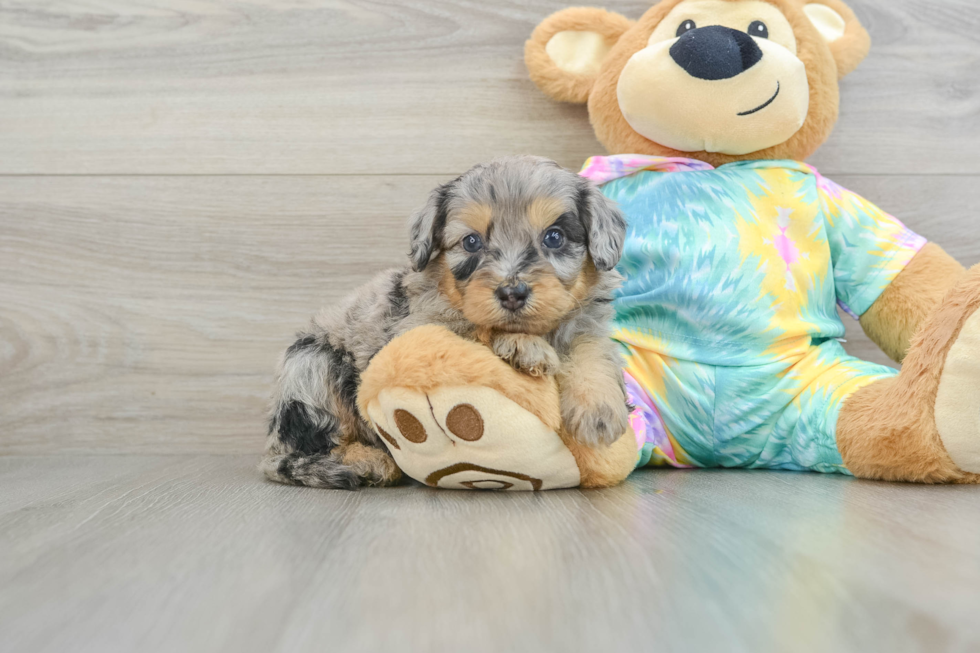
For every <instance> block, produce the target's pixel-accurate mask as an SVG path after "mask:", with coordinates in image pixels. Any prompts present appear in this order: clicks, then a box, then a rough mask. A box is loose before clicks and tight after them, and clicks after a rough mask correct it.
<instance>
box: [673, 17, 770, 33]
mask: <svg viewBox="0 0 980 653" xmlns="http://www.w3.org/2000/svg"><path fill="white" fill-rule="evenodd" d="M753 24H754V23H753ZM697 28H698V26H697V24H695V22H694V21H693V20H690V19H689V20H685V21H684V22H683V23H681V26H680V27H678V28H677V36H683V35H684V34H687V33H688V32H690V31H691V30H692V29H697Z"/></svg>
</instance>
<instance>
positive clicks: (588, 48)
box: [524, 7, 633, 104]
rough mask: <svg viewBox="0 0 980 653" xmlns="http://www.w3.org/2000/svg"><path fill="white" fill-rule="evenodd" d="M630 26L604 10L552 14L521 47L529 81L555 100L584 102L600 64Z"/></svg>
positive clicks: (565, 10) (578, 8)
mask: <svg viewBox="0 0 980 653" xmlns="http://www.w3.org/2000/svg"><path fill="white" fill-rule="evenodd" d="M632 25H633V21H631V20H628V19H627V18H625V17H623V16H620V15H619V14H614V13H612V12H609V11H605V10H604V9H590V8H588V7H572V8H571V9H563V10H561V11H559V12H556V13H554V14H551V15H550V16H548V17H547V18H545V19H544V21H542V22H541V24H540V25H538V26H537V27H536V28H535V29H534V33H533V34H531V38H530V39H529V40H528V42H527V44H525V46H524V63H526V64H527V69H528V72H529V73H530V74H531V79H532V80H533V81H534V83H535V84H537V86H538V88H540V89H541V90H542V91H544V93H545V94H546V95H548V96H550V97H552V98H554V99H556V100H561V101H563V102H576V103H580V104H581V103H583V102H585V101H587V100H588V99H589V93H590V92H591V91H592V85H593V84H595V80H596V77H597V76H598V75H599V68H600V67H601V66H602V60H603V59H605V57H606V55H607V54H609V50H611V49H612V47H613V46H614V45H616V41H618V40H619V37H620V36H622V35H623V33H624V32H625V31H626V30H628V29H629V28H630V27H631V26H632Z"/></svg>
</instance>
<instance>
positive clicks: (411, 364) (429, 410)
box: [358, 326, 637, 490]
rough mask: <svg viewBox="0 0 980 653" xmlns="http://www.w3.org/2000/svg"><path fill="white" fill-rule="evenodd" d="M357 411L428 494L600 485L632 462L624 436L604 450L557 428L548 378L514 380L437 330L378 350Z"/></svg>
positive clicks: (486, 356)
mask: <svg viewBox="0 0 980 653" xmlns="http://www.w3.org/2000/svg"><path fill="white" fill-rule="evenodd" d="M358 406H359V407H360V410H361V414H362V415H364V416H365V418H366V419H367V420H368V421H369V422H370V423H371V424H372V425H373V426H374V427H375V429H376V431H377V432H378V434H379V435H380V436H381V438H382V440H383V441H384V442H385V443H386V445H387V446H388V450H389V451H390V452H391V455H392V457H393V458H394V459H395V462H396V463H397V464H398V466H399V468H400V469H401V470H402V471H403V472H404V473H406V474H408V475H409V476H411V477H412V478H414V479H416V480H418V481H421V482H423V483H426V484H428V485H431V486H433V487H446V488H456V489H496V490H546V489H554V488H562V487H574V486H578V485H581V486H582V487H608V486H611V485H616V484H617V483H620V482H621V481H622V480H623V479H625V478H626V476H627V475H628V474H629V473H630V472H631V471H632V470H633V467H634V466H635V464H636V457H637V448H636V439H635V437H634V435H633V433H632V432H627V433H625V434H624V435H623V437H621V438H620V439H619V440H618V441H617V442H616V443H614V444H613V445H612V446H610V447H603V448H596V449H592V448H589V447H584V446H582V445H579V444H578V443H576V442H575V441H573V440H571V439H570V438H568V437H567V435H566V434H565V433H564V431H563V430H562V429H561V418H560V415H559V403H558V390H557V387H556V385H555V382H554V380H553V379H552V378H550V377H541V378H534V377H530V376H527V375H524V374H521V373H519V372H517V371H515V370H514V369H513V368H511V367H510V366H509V365H507V364H506V363H505V362H504V361H502V360H501V359H499V358H498V357H496V356H495V355H494V354H493V353H492V352H491V351H490V350H489V349H488V348H487V347H485V346H483V345H481V344H478V343H475V342H471V341H468V340H464V339H462V338H460V337H458V336H456V335H455V334H453V333H452V332H450V331H448V330H447V329H445V328H443V327H437V326H424V327H419V328H416V329H413V330H412V331H409V332H408V333H406V334H404V335H402V336H399V337H398V338H396V339H395V340H393V341H392V342H391V343H389V344H388V346H386V347H385V348H384V349H382V350H381V352H379V353H378V354H377V355H376V356H375V357H374V359H373V360H372V361H371V365H370V366H368V369H367V370H366V371H365V373H364V374H363V376H362V379H361V390H360V392H359V394H358Z"/></svg>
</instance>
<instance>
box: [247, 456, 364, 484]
mask: <svg viewBox="0 0 980 653" xmlns="http://www.w3.org/2000/svg"><path fill="white" fill-rule="evenodd" d="M259 469H261V470H262V472H263V473H264V474H265V475H266V478H268V479H269V480H272V481H276V482H277V483H285V484H286V485H307V486H309V487H322V488H329V489H335V490H356V489H357V486H358V485H359V479H358V476H357V473H356V472H355V471H354V470H353V469H351V468H350V467H348V466H347V465H344V464H343V463H341V462H340V461H338V460H337V459H336V458H334V457H333V456H332V455H330V454H319V453H315V454H303V453H297V452H293V453H286V454H270V455H267V456H266V457H265V458H263V459H262V462H261V463H260V464H259Z"/></svg>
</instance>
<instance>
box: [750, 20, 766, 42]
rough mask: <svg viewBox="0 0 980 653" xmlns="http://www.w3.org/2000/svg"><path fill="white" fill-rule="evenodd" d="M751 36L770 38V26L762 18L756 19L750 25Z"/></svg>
mask: <svg viewBox="0 0 980 653" xmlns="http://www.w3.org/2000/svg"><path fill="white" fill-rule="evenodd" d="M749 36H757V37H759V38H760V39H767V38H769V28H768V27H766V24H765V23H763V22H762V21H761V20H754V21H752V24H751V25H749Z"/></svg>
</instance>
